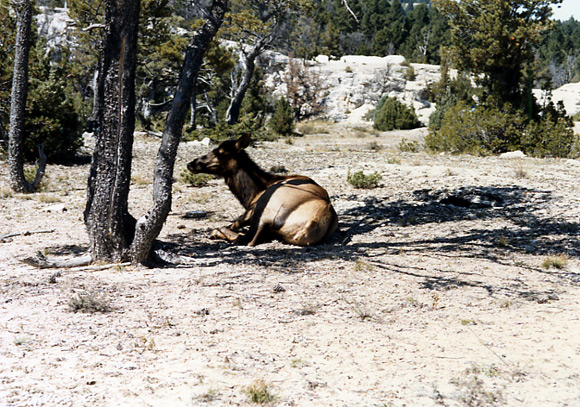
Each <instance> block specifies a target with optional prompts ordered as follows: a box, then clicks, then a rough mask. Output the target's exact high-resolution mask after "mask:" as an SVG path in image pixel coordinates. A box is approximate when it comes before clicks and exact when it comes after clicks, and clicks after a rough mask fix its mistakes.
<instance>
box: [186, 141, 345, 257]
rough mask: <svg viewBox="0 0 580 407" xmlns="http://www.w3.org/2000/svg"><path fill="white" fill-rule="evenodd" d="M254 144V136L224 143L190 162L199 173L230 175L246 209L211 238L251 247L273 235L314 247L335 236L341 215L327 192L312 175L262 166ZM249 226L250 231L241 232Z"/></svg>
mask: <svg viewBox="0 0 580 407" xmlns="http://www.w3.org/2000/svg"><path fill="white" fill-rule="evenodd" d="M249 143H250V135H249V134H248V135H244V136H242V137H240V138H239V139H238V140H237V141H234V140H228V141H224V142H223V143H221V144H220V145H219V146H218V147H217V148H216V149H214V150H213V151H211V152H210V153H209V154H206V155H204V156H202V157H199V158H197V159H195V160H193V161H192V162H190V163H189V164H187V169H188V170H189V171H191V172H193V173H205V174H214V175H219V176H222V177H224V179H225V181H226V184H227V185H228V187H229V188H230V190H231V191H232V192H233V194H234V195H235V196H236V198H238V200H239V201H240V203H241V204H242V205H243V207H244V208H245V210H246V211H245V212H244V213H243V214H242V216H240V217H239V218H238V219H236V220H235V221H234V222H232V223H231V224H230V225H229V226H226V227H221V228H219V229H216V230H214V231H213V232H212V233H211V237H212V238H216V239H225V240H229V241H231V242H235V243H238V244H248V245H249V246H254V245H256V244H257V243H259V242H262V241H265V240H269V239H273V238H275V239H279V240H282V241H284V242H286V243H289V244H293V245H298V246H310V245H313V244H316V243H318V242H320V241H322V240H323V239H325V238H326V237H328V236H330V235H331V234H332V232H334V231H335V230H336V228H337V226H338V217H337V215H336V212H335V210H334V208H333V207H332V204H331V203H330V198H329V196H328V193H327V192H326V190H324V188H322V187H321V186H319V185H318V184H317V183H316V182H314V181H313V180H312V179H310V178H308V177H304V176H301V175H291V176H280V175H275V174H271V173H268V172H266V171H264V170H262V169H261V168H260V167H258V165H257V164H256V163H255V162H253V161H252V160H251V158H250V157H249V156H248V154H247V153H246V152H245V151H244V149H245V148H246V147H247V146H248V145H249ZM248 225H249V231H248V232H247V233H242V232H240V229H241V228H243V227H244V226H248Z"/></svg>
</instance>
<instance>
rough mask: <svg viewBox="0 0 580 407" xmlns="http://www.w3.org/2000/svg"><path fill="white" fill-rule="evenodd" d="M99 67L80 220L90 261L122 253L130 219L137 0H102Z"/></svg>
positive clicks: (131, 227)
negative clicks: (84, 204)
mask: <svg viewBox="0 0 580 407" xmlns="http://www.w3.org/2000/svg"><path fill="white" fill-rule="evenodd" d="M105 7H106V15H105V18H106V23H105V33H104V39H103V54H102V58H101V62H100V65H101V66H100V68H99V75H100V76H99V81H98V87H99V89H98V90H97V95H98V97H99V98H100V100H99V101H98V107H99V109H98V111H97V126H98V129H97V132H96V145H95V150H94V153H93V159H92V163H91V171H90V174H89V180H88V191H87V195H88V196H87V207H86V209H85V214H84V215H85V224H86V226H87V231H88V234H89V241H90V243H89V252H90V253H91V256H92V259H93V261H96V260H104V261H122V260H123V259H126V258H127V256H128V248H129V246H130V244H131V242H132V237H133V233H134V224H135V221H134V219H133V218H132V217H131V215H129V212H128V197H129V187H130V181H131V158H132V150H133V131H134V127H135V68H136V55H137V31H138V23H139V7H140V0H106V3H105Z"/></svg>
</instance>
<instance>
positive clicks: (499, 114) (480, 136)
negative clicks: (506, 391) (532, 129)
mask: <svg viewBox="0 0 580 407" xmlns="http://www.w3.org/2000/svg"><path fill="white" fill-rule="evenodd" d="M524 127H525V119H524V117H523V116H522V115H521V114H520V113H517V112H514V110H513V109H512V108H511V106H509V105H506V106H504V108H502V109H498V108H496V107H484V106H477V107H475V108H474V107H472V106H469V105H468V104H466V103H465V102H463V101H460V102H458V103H457V104H456V105H455V106H453V107H451V108H449V109H448V110H447V111H446V112H445V115H444V118H443V123H442V125H441V128H440V129H439V130H435V131H434V130H433V129H432V130H431V131H430V133H429V134H428V135H427V137H426V138H425V146H426V147H427V148H428V149H430V150H433V151H449V152H452V153H470V154H475V155H489V154H497V153H503V152H505V151H509V150H510V149H517V147H518V139H519V135H520V134H521V132H522V131H523V129H524Z"/></svg>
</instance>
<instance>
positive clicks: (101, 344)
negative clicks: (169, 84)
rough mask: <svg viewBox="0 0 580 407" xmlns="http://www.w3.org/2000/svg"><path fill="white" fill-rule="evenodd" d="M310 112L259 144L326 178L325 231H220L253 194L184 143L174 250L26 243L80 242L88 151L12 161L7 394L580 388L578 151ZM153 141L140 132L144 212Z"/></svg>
mask: <svg viewBox="0 0 580 407" xmlns="http://www.w3.org/2000/svg"><path fill="white" fill-rule="evenodd" d="M317 133H318V134H311V135H307V136H304V137H300V138H294V139H293V142H292V143H289V142H285V141H284V140H281V141H278V142H273V143H262V144H259V145H257V146H255V147H253V148H250V149H249V153H250V155H251V156H252V157H254V158H255V160H256V161H257V162H258V163H259V164H260V165H262V166H263V167H264V168H265V169H269V168H271V167H274V166H277V167H284V168H285V169H287V170H288V171H289V172H290V173H300V174H304V175H308V176H311V177H312V178H314V179H315V180H316V181H317V182H318V183H320V184H321V185H322V186H324V187H326V188H327V190H328V191H329V193H330V195H331V196H332V200H333V203H334V205H335V208H336V210H337V212H338V214H339V217H340V232H338V233H336V234H335V235H334V236H333V238H332V240H331V241H329V242H328V243H326V244H323V245H319V246H315V247H310V248H298V247H291V246H287V245H284V244H281V243H278V242H272V243H266V244H263V245H260V246H257V247H254V248H248V247H237V246H231V245H229V244H226V243H222V242H216V241H212V240H210V239H209V238H208V235H209V232H210V231H211V229H212V228H213V227H215V226H221V225H224V224H226V223H227V222H228V221H229V220H231V219H233V218H234V217H235V216H236V215H239V214H240V213H241V206H240V205H239V204H238V203H237V202H236V201H235V200H234V198H233V196H232V195H231V193H230V192H229V191H228V190H227V188H226V186H225V185H224V184H223V182H222V181H221V180H217V179H216V180H212V181H210V183H209V185H207V186H205V187H201V188H194V187H190V186H188V185H186V184H185V183H184V182H182V181H181V178H180V173H181V171H183V169H184V167H185V163H186V162H187V161H188V160H190V159H191V158H193V157H195V156H197V155H201V154H203V153H205V149H204V148H202V147H195V146H193V145H192V144H191V143H185V144H183V145H182V146H181V147H180V152H179V161H178V164H177V167H176V168H177V170H176V179H177V182H176V184H175V188H174V190H175V194H174V203H173V212H172V213H171V215H170V217H169V219H168V222H167V224H166V227H165V228H164V230H163V232H162V234H161V236H160V240H161V241H162V242H163V246H164V248H165V250H166V251H169V252H172V253H174V254H178V255H181V256H183V257H185V258H187V259H188V263H189V264H187V265H182V266H179V267H165V268H156V269H146V268H143V267H135V266H127V265H118V266H115V267H109V268H103V269H96V270H95V269H90V270H88V269H85V268H76V269H35V268H33V267H30V266H28V265H25V264H23V263H21V262H20V261H19V260H18V258H20V257H22V256H25V255H30V254H32V253H34V252H36V251H42V252H43V253H45V254H48V255H50V256H52V257H59V258H69V257H73V256H76V255H79V254H82V253H83V252H84V251H85V250H86V247H87V241H88V238H87V234H86V231H85V228H84V225H83V221H82V212H83V210H84V205H85V196H86V192H85V186H86V178H87V173H88V165H82V166H68V167H67V166H49V167H48V170H47V177H48V179H47V184H46V186H45V188H44V191H43V192H41V193H38V194H34V195H21V194H14V193H12V192H10V189H9V187H8V181H7V172H8V171H7V163H6V162H5V161H2V162H0V219H1V220H0V237H1V236H5V235H8V234H14V233H23V234H22V235H17V236H12V237H6V238H5V239H3V241H2V242H0V266H1V267H0V406H74V407H77V406H91V407H95V406H206V405H207V406H224V405H234V406H248V405H254V403H255V402H260V401H261V402H268V401H269V403H270V404H271V405H276V406H308V407H310V406H337V407H338V406H341V407H342V406H344V407H354V406H373V407H374V406H409V407H411V406H412V407H417V406H494V405H497V406H580V295H579V294H580V262H579V255H580V247H579V245H578V234H579V231H580V227H579V215H580V194H579V192H580V184H579V183H578V179H579V175H580V161H577V160H564V159H558V160H557V159H535V158H499V157H487V158H477V157H471V156H451V155H446V154H445V155H429V154H426V153H425V152H423V151H419V152H402V151H400V150H399V148H398V146H399V143H400V141H401V139H402V138H403V137H404V138H407V139H409V140H419V141H420V140H422V138H423V137H424V134H425V131H424V130H421V129H420V130H414V131H409V132H389V133H381V134H379V135H376V134H373V133H372V132H371V131H369V130H368V129H365V128H363V127H350V128H344V127H339V126H336V127H335V126H332V125H328V124H321V125H320V126H319V128H318V129H317ZM157 147H158V140H157V139H153V138H145V137H141V136H139V137H137V140H136V145H135V164H134V175H133V186H132V192H131V198H130V206H131V212H132V213H133V214H134V215H135V216H140V215H142V214H143V213H144V212H145V210H146V209H147V208H148V207H149V204H150V195H151V192H150V186H151V176H152V175H151V174H152V171H151V168H152V166H153V162H154V158H155V154H156V150H157ZM349 170H350V171H351V172H354V171H359V170H364V171H365V173H367V174H369V173H372V172H375V171H378V172H379V173H380V174H381V175H382V181H381V184H380V186H379V187H378V188H374V189H357V188H354V187H353V186H351V185H350V184H349V183H347V173H348V171H349ZM191 211H202V212H203V213H204V214H205V215H207V216H205V217H203V218H190V217H188V216H187V214H188V213H191ZM25 232H34V233H28V234H26V233H25ZM36 232H44V233H36ZM75 309H76V310H77V311H78V312H74V311H75ZM83 311H85V312H83ZM101 311H104V312H101Z"/></svg>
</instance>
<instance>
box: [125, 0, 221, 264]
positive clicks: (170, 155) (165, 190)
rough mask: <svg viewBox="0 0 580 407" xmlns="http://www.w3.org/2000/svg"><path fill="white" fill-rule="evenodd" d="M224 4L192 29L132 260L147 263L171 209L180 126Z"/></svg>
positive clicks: (217, 3)
mask: <svg viewBox="0 0 580 407" xmlns="http://www.w3.org/2000/svg"><path fill="white" fill-rule="evenodd" d="M227 7H228V1H227V0H214V1H213V2H212V5H211V10H210V12H209V15H208V16H207V20H206V22H205V24H204V25H203V26H202V27H201V28H200V29H199V30H198V31H197V32H196V34H195V35H194V37H193V40H192V43H191V45H190V46H189V47H188V49H187V52H186V55H185V61H184V64H183V68H182V71H181V76H180V78H179V84H178V86H177V89H176V91H175V96H174V99H173V103H172V106H171V110H170V111H169V115H168V117H167V122H166V125H165V130H164V131H163V138H162V141H161V147H160V148H159V152H158V154H157V163H156V167H155V178H154V181H153V207H152V208H151V209H150V210H149V212H148V213H147V214H146V215H144V216H143V217H141V218H140V219H139V220H138V221H137V225H136V228H135V238H134V240H133V244H132V245H131V258H132V261H133V262H136V263H141V264H147V263H148V262H149V260H150V256H151V249H152V247H153V243H154V241H155V239H156V238H157V236H159V233H160V232H161V228H162V227H163V224H164V223H165V221H166V219H167V216H168V215H169V211H170V210H171V199H172V195H171V188H172V183H173V168H174V164H175V158H176V155H177V147H178V146H179V141H180V140H181V137H182V133H183V125H184V123H185V119H186V116H187V112H188V109H189V104H190V102H191V97H192V94H193V91H194V88H195V86H196V81H197V76H198V74H199V70H200V67H201V63H202V60H203V55H204V53H205V51H206V49H207V47H208V45H209V42H210V41H211V39H212V38H213V37H214V36H215V34H216V33H217V31H218V29H219V28H220V26H221V23H222V20H223V17H224V15H225V12H226V10H227Z"/></svg>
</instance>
